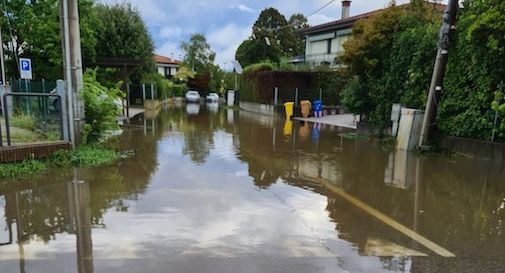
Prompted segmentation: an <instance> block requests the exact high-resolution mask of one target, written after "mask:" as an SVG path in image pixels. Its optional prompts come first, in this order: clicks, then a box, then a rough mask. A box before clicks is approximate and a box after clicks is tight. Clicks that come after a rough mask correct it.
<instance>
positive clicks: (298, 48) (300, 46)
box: [288, 13, 309, 55]
mask: <svg viewBox="0 0 505 273" xmlns="http://www.w3.org/2000/svg"><path fill="white" fill-rule="evenodd" d="M288 24H289V25H290V26H291V28H292V29H293V33H294V35H295V42H294V47H293V55H302V54H303V53H304V52H305V38H304V37H303V36H302V35H301V33H300V31H302V30H303V29H305V28H308V27H309V21H308V20H307V17H305V16H304V15H303V14H301V13H295V14H293V15H291V17H290V18H289V21H288Z"/></svg>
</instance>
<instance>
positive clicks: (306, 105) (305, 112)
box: [300, 100, 312, 118]
mask: <svg viewBox="0 0 505 273" xmlns="http://www.w3.org/2000/svg"><path fill="white" fill-rule="evenodd" d="M300 106H301V108H302V117H304V118H308V117H309V115H310V108H312V103H310V101H308V100H302V101H301V102H300Z"/></svg>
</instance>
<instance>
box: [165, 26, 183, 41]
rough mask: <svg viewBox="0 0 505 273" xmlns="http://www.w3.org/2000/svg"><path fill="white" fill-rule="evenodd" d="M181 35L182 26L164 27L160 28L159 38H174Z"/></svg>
mask: <svg viewBox="0 0 505 273" xmlns="http://www.w3.org/2000/svg"><path fill="white" fill-rule="evenodd" d="M181 35H182V28H180V27H178V26H173V27H164V28H162V29H161V30H160V35H159V37H160V38H167V39H174V38H180V37H181Z"/></svg>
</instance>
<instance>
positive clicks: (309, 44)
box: [302, 0, 446, 67]
mask: <svg viewBox="0 0 505 273" xmlns="http://www.w3.org/2000/svg"><path fill="white" fill-rule="evenodd" d="M432 4H433V6H434V8H436V9H437V10H439V11H441V12H443V11H444V10H445V8H446V5H442V4H436V3H432ZM350 7H351V1H350V0H344V1H342V18H341V19H340V20H337V21H333V22H329V23H326V24H322V25H317V26H313V27H309V28H306V29H304V30H303V31H302V35H303V36H305V56H304V62H305V63H306V64H309V65H311V66H319V65H326V66H330V67H339V66H341V65H342V63H341V61H340V58H339V57H340V56H342V54H343V53H344V48H343V44H344V43H345V42H346V41H347V40H349V38H350V37H351V35H352V28H353V27H354V24H355V23H356V22H357V21H358V20H360V19H365V18H368V17H370V16H372V15H374V14H377V13H379V12H381V11H383V10H384V9H380V10H376V11H372V12H368V13H364V14H359V15H355V16H351V17H350V16H349V11H350Z"/></svg>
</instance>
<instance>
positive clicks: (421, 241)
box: [318, 179, 456, 257]
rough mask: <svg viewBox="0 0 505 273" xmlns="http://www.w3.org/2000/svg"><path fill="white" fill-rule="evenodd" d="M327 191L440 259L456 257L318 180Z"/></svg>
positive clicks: (323, 181) (340, 190)
mask: <svg viewBox="0 0 505 273" xmlns="http://www.w3.org/2000/svg"><path fill="white" fill-rule="evenodd" d="M318 180H319V181H320V182H321V183H322V184H323V185H324V186H325V187H326V188H327V189H328V190H330V191H331V192H333V193H335V194H337V195H339V196H340V197H342V198H343V199H345V200H347V201H348V202H349V203H351V204H353V205H355V206H356V207H358V208H360V209H362V210H363V211H365V212H366V213H368V214H370V215H372V216H373V217H375V218H377V219H379V220H380V221H382V222H383V223H384V224H386V225H388V226H390V227H392V228H394V229H396V230H397V231H399V232H401V233H403V234H405V235H407V236H408V237H410V238H411V239H412V240H414V241H416V242H418V243H419V244H421V245H423V246H425V247H427V248H428V249H430V250H431V251H433V252H435V253H437V254H438V255H440V256H442V257H456V255H454V253H452V252H450V251H449V250H447V249H445V248H443V247H441V246H439V245H437V244H435V243H434V242H432V241H430V240H428V239H427V238H425V237H423V236H422V235H420V234H419V233H416V232H415V231H413V230H411V229H409V228H408V227H406V226H404V225H402V224H400V223H398V222H397V221H395V220H394V219H392V218H390V217H388V216H387V215H385V214H383V213H382V212H380V211H378V210H376V209H374V208H372V207H370V206H369V205H367V204H366V203H364V202H363V201H361V200H359V199H357V198H356V197H354V196H352V195H350V194H348V193H346V192H345V191H343V190H342V189H340V188H339V187H337V186H334V185H332V184H331V183H329V182H328V181H325V180H324V179H318Z"/></svg>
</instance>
